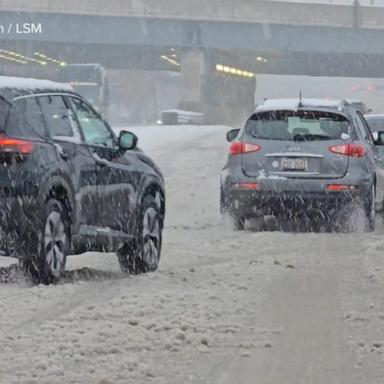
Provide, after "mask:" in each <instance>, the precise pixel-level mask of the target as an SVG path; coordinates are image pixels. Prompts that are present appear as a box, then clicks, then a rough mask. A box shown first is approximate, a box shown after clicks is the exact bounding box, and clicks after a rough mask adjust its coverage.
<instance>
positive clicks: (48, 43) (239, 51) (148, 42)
mask: <svg viewBox="0 0 384 384" xmlns="http://www.w3.org/2000/svg"><path fill="white" fill-rule="evenodd" d="M0 10H1V14H0V32H1V27H3V31H4V32H6V29H7V28H8V27H9V25H11V24H12V25H13V26H14V28H15V25H16V24H17V25H19V26H20V25H23V24H24V23H35V24H41V28H42V33H40V34H39V33H36V34H31V33H30V34H22V33H19V34H18V33H16V32H15V30H12V31H11V33H1V40H2V46H4V47H8V48H12V47H13V48H15V47H16V48H18V49H21V50H23V51H27V52H28V51H29V52H31V51H33V50H44V51H46V52H47V53H48V54H51V55H55V56H60V57H61V59H63V60H66V61H68V62H70V61H72V62H74V61H75V62H76V61H79V60H81V61H97V62H102V63H104V64H105V65H107V66H109V67H115V68H135V67H142V68H147V67H148V68H154V69H164V68H166V69H175V70H177V68H175V66H173V65H172V64H170V63H166V62H162V61H161V60H159V57H160V56H161V55H162V54H164V52H165V51H166V50H168V49H170V48H175V49H178V50H179V51H183V50H188V49H190V48H199V49H203V50H205V51H207V50H209V51H210V52H212V55H213V56H214V57H215V58H214V61H220V60H222V57H224V58H225V59H226V60H228V64H231V65H235V64H236V63H238V64H240V65H242V66H244V65H246V67H247V68H248V69H250V70H253V71H254V72H258V73H287V74H296V73H300V74H312V75H331V76H332V75H335V76H338V75H342V76H365V77H367V76H368V77H369V76H371V77H381V76H383V75H384V65H383V64H384V45H383V44H382V41H383V37H384V30H383V28H384V24H383V23H382V20H384V8H374V7H353V6H343V5H327V4H302V3H295V4H289V3H287V2H279V1H265V0H241V1H239V0H209V1H206V0H130V1H129V0H128V1H127V0H110V1H108V2H105V1H104V0H83V1H81V2H78V1H74V0H66V1H65V2H64V1H60V0H30V1H28V2H27V3H26V2H24V1H23V0H0ZM256 57H265V58H267V61H260V62H256V60H255V58H256Z"/></svg>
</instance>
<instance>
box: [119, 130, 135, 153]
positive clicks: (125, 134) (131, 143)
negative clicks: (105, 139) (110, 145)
mask: <svg viewBox="0 0 384 384" xmlns="http://www.w3.org/2000/svg"><path fill="white" fill-rule="evenodd" d="M137 141H138V138H137V136H136V135H135V134H134V133H132V132H129V131H121V132H120V135H119V148H120V149H135V148H136V146H137Z"/></svg>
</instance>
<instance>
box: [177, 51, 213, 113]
mask: <svg viewBox="0 0 384 384" xmlns="http://www.w3.org/2000/svg"><path fill="white" fill-rule="evenodd" d="M180 64H181V100H180V103H179V108H180V109H185V110H188V111H193V112H202V113H204V112H205V110H204V100H203V99H204V92H203V87H204V81H205V78H206V75H207V70H208V66H207V60H206V55H205V53H204V51H203V50H201V49H196V50H190V51H185V52H183V53H182V55H181V60H180Z"/></svg>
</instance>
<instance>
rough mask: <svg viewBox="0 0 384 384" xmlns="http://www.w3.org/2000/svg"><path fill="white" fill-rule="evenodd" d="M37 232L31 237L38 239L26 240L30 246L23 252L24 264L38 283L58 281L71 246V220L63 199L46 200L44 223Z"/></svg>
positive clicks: (28, 274)
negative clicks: (65, 209) (61, 200)
mask: <svg viewBox="0 0 384 384" xmlns="http://www.w3.org/2000/svg"><path fill="white" fill-rule="evenodd" d="M33 233H34V234H33V235H32V236H30V240H32V242H33V241H34V240H35V241H36V243H35V244H31V243H30V242H29V241H28V239H25V240H26V241H24V244H28V243H29V244H30V247H29V249H28V248H27V249H26V250H25V251H24V252H23V257H22V258H21V260H20V261H21V266H22V268H23V270H24V272H25V273H26V275H27V276H28V277H30V278H31V279H32V281H33V282H34V283H36V284H40V283H43V284H50V283H54V282H56V281H57V280H58V279H59V278H60V277H61V275H62V274H63V273H64V270H65V263H66V259H67V254H68V252H69V249H70V221H69V218H68V215H67V214H66V212H65V211H64V209H63V205H62V204H61V203H60V202H59V201H57V200H55V199H51V200H49V201H48V202H47V203H46V205H45V208H44V216H43V220H41V226H40V227H39V228H37V229H36V230H33Z"/></svg>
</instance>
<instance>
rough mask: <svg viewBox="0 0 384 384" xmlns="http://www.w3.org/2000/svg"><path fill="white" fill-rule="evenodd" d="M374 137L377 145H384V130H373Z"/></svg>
mask: <svg viewBox="0 0 384 384" xmlns="http://www.w3.org/2000/svg"><path fill="white" fill-rule="evenodd" d="M372 137H373V142H374V143H375V144H376V145H384V131H378V132H372Z"/></svg>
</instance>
